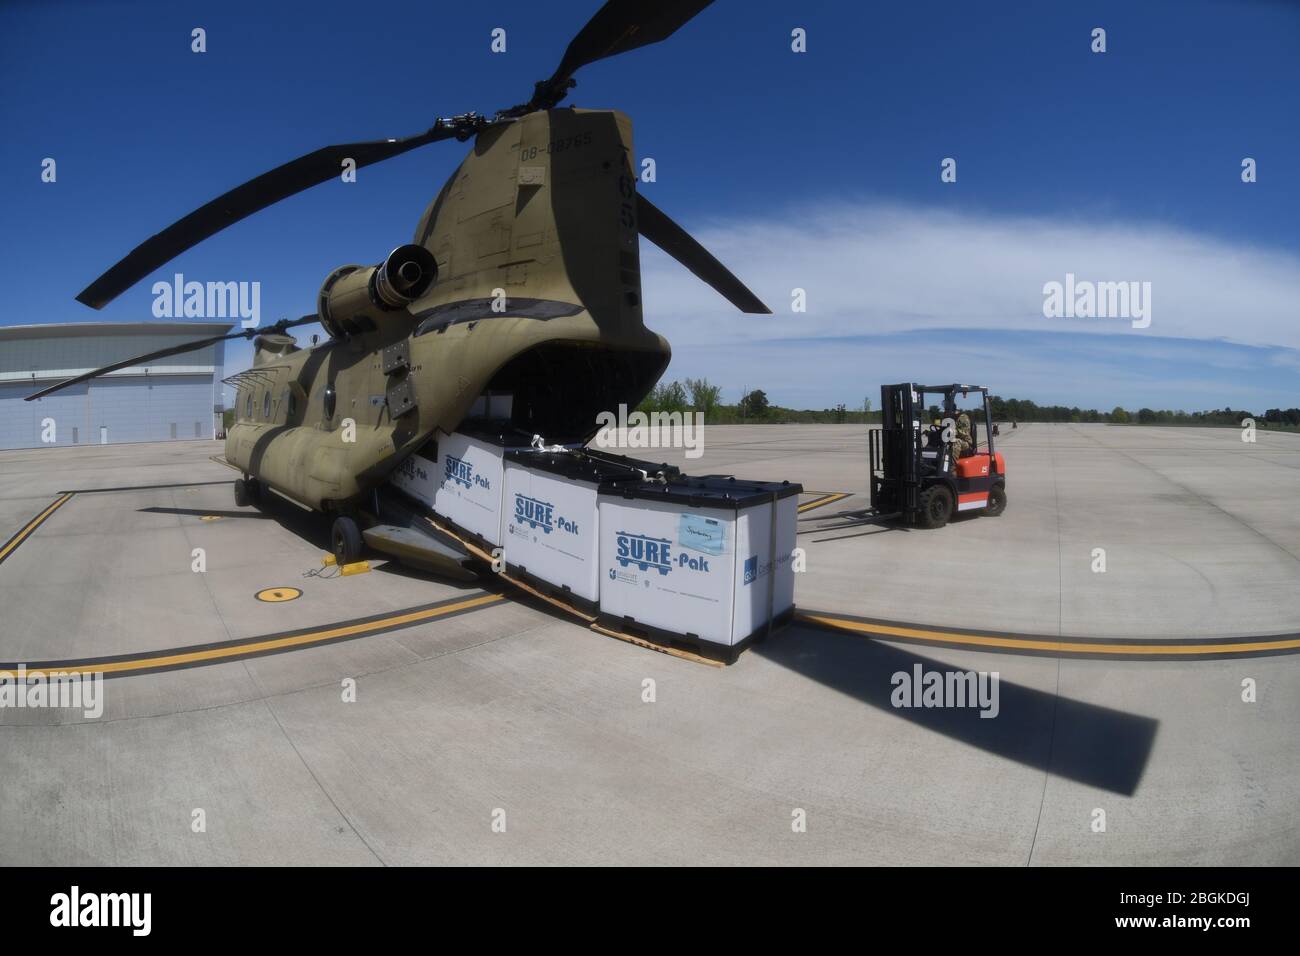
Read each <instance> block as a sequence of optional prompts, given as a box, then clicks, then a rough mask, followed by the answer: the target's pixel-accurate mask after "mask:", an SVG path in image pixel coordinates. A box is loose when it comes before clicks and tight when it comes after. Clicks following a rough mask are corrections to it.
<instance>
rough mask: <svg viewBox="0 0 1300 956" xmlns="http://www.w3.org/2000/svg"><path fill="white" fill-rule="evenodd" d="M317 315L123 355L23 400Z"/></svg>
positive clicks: (315, 318)
mask: <svg viewBox="0 0 1300 956" xmlns="http://www.w3.org/2000/svg"><path fill="white" fill-rule="evenodd" d="M319 321H320V316H319V315H314V314H313V315H304V316H303V317H302V318H301V319H294V320H293V321H292V322H290V321H289V320H287V319H284V320H281V321H279V322H276V323H275V324H274V325H264V326H262V327H260V328H256V329H240V330H239V331H238V332H231V333H229V334H227V335H214V336H212V337H210V338H206V339H197V340H195V341H193V342H185V343H182V344H181V345H173V346H170V347H168V348H165V349H159V350H158V351H157V352H149V353H148V354H146V355H136V356H134V357H132V358H129V359H125V360H123V361H121V362H114V363H113V364H112V365H105V366H104V367H103V368H97V369H95V370H94V371H93V372H85V373H84V374H82V375H77V376H75V377H73V378H69V379H65V380H64V381H62V382H57V383H55V384H54V385H50V386H48V387H46V388H43V389H41V390H40V391H39V392H33V393H32V394H31V395H28V396H27V397H26V398H25V399H23V401H25V402H31V401H35V400H36V399H38V398H44V397H45V396H46V395H53V394H54V393H55V392H58V391H61V390H62V389H65V388H67V387H68V386H69V385H78V384H80V383H81V382H88V381H90V380H91V379H92V378H99V376H101V375H107V374H108V373H109V372H117V371H120V370H121V369H124V368H130V367H131V366H133V365H140V364H142V363H144V362H152V361H154V360H155V359H160V358H167V357H168V356H169V355H183V354H184V353H186V352H194V351H196V350H198V349H201V348H204V347H206V346H209V345H215V344H216V343H217V342H224V341H227V340H228V339H249V338H252V337H253V336H255V335H266V334H270V333H277V332H283V331H284V330H285V329H291V328H293V327H294V326H295V325H307V324H308V323H310V322H319Z"/></svg>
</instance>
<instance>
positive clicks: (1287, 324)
mask: <svg viewBox="0 0 1300 956" xmlns="http://www.w3.org/2000/svg"><path fill="white" fill-rule="evenodd" d="M684 224H685V225H687V226H688V228H690V227H692V226H695V227H696V228H698V229H699V231H698V232H697V233H696V236H697V238H698V239H699V240H700V241H701V242H702V243H704V245H705V246H706V247H707V248H709V249H710V250H711V251H712V252H713V253H714V254H715V255H717V257H718V258H719V259H720V260H722V261H723V262H724V263H726V264H727V265H728V266H730V267H731V268H732V269H733V270H734V271H735V272H736V274H737V275H739V276H740V277H741V279H742V280H744V281H745V282H746V283H747V284H748V285H750V287H751V288H753V289H754V291H755V292H757V293H758V295H759V296H760V297H761V298H762V299H764V301H766V302H767V303H768V304H769V305H770V306H771V307H772V308H773V310H774V311H775V313H776V314H775V315H773V316H746V315H741V314H739V313H737V312H736V311H735V310H734V309H732V308H731V307H730V306H729V305H728V304H727V303H726V302H725V301H724V300H722V299H721V298H720V297H719V296H718V295H717V294H716V293H714V292H713V291H712V290H711V289H709V288H708V287H707V286H704V285H703V284H702V283H701V282H700V281H699V280H698V279H696V278H695V277H694V276H693V275H691V274H690V273H688V272H686V271H685V270H684V269H683V268H682V267H681V266H679V265H677V264H676V263H675V262H673V261H672V260H671V259H669V258H668V257H666V256H665V255H663V254H662V253H660V252H659V251H658V250H657V249H654V248H653V247H650V246H649V245H645V246H644V247H643V266H642V281H643V287H644V299H645V305H646V323H647V324H648V325H649V326H650V327H651V328H654V329H656V330H657V331H660V332H663V333H664V334H665V335H667V336H668V338H669V339H670V340H671V341H673V342H674V344H676V345H679V346H684V345H690V344H697V345H702V344H722V343H725V342H728V341H737V339H738V337H740V338H743V339H746V340H749V341H753V340H754V339H775V338H805V337H812V338H825V337H834V336H844V335H873V334H881V333H890V332H900V331H914V330H917V329H926V328H983V329H1004V330H1017V329H1018V330H1030V331H1035V332H1044V331H1061V332H1099V333H1107V334H1111V335H1121V334H1123V335H1134V336H1143V337H1165V336H1169V337H1177V338H1184V339H1205V340H1211V339H1219V340H1227V341H1231V342H1237V343H1242V344H1248V345H1273V346H1284V347H1288V348H1298V347H1300V257H1297V256H1296V255H1293V254H1290V253H1287V252H1280V251H1275V250H1269V249H1265V248H1256V247H1252V246H1249V245H1245V244H1241V243H1233V242H1229V241H1225V240H1223V239H1220V238H1216V237H1213V236H1209V235H1200V234H1195V233H1191V232H1186V231H1180V230H1178V229H1174V228H1171V227H1168V226H1164V225H1150V226H1146V225H1141V224H1129V223H1124V224H1110V223H1099V222H1095V221H1085V220H1083V219H1082V218H1081V219H1079V220H1071V219H1070V218H1069V217H1068V216H1064V215H1061V216H1053V217H1050V218H1049V217H1037V218H1036V217H999V216H994V215H974V214H967V213H954V212H947V211H942V210H935V209H931V208H922V207H909V206H902V205H897V204H885V203H873V202H845V203H843V204H839V205H836V206H832V207H823V208H817V209H811V210H808V211H803V212H799V211H794V212H789V213H785V214H782V215H780V216H772V217H770V218H740V219H734V220H730V221H719V222H716V223H713V224H711V225H708V226H706V227H704V228H699V227H698V225H697V224H693V223H690V222H689V220H688V221H687V222H686V223H684ZM1067 272H1068V273H1073V274H1074V275H1075V276H1076V277H1077V278H1078V279H1081V280H1082V279H1087V280H1092V281H1095V282H1119V281H1137V282H1150V283H1151V301H1152V322H1151V325H1150V327H1149V328H1147V329H1144V330H1139V329H1132V328H1131V327H1130V324H1129V323H1128V322H1127V321H1125V320H1121V319H1048V318H1045V317H1044V316H1043V285H1044V283H1047V282H1051V281H1058V282H1059V281H1063V280H1064V278H1065V275H1066V273H1067ZM795 288H802V289H805V290H806V291H807V297H808V311H807V313H805V314H792V313H791V311H790V301H791V290H792V289H795Z"/></svg>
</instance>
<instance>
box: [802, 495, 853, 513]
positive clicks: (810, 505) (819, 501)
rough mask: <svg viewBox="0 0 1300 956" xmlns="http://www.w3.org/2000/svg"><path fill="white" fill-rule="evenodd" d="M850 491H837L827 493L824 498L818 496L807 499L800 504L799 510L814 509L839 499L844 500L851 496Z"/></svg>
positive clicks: (831, 503)
mask: <svg viewBox="0 0 1300 956" xmlns="http://www.w3.org/2000/svg"><path fill="white" fill-rule="evenodd" d="M850 494H851V492H848V491H835V492H831V493H830V494H828V495H826V497H824V498H816V499H814V500H812V501H805V502H804V503H803V504H801V505H800V506H799V511H801V512H803V511H812V510H813V509H814V508H820V507H822V506H823V505H833V504H835V502H837V501H843V500H844V499H845V498H848V497H849V496H850Z"/></svg>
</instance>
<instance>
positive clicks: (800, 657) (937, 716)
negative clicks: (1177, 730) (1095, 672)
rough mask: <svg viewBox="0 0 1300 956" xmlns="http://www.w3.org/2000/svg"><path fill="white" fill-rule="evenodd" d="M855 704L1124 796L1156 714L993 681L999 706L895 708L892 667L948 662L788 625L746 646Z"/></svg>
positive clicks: (926, 667) (1151, 737)
mask: <svg viewBox="0 0 1300 956" xmlns="http://www.w3.org/2000/svg"><path fill="white" fill-rule="evenodd" d="M750 653H752V654H756V655H758V656H760V657H762V658H764V659H766V660H769V661H772V662H773V663H775V664H779V665H780V666H782V667H785V668H788V669H790V670H792V671H795V672H796V673H798V674H800V675H802V676H804V677H807V678H809V679H811V680H815V681H817V682H818V683H819V684H822V685H824V686H826V687H829V688H831V689H833V690H837V691H839V692H840V693H842V694H846V695H848V696H850V697H853V698H856V699H857V700H860V701H862V702H863V703H864V704H868V705H869V706H871V707H875V708H877V709H879V710H883V711H886V712H888V713H892V714H893V715H894V716H896V717H900V718H902V719H903V720H908V721H911V722H912V723H914V724H917V725H918V726H921V727H924V728H925V729H926V730H930V731H933V732H935V733H938V734H942V735H944V736H945V737H949V738H952V739H954V740H957V741H960V742H961V743H964V744H968V745H970V746H972V747H977V748H979V749H980V750H983V751H984V752H986V753H990V754H993V755H995V756H998V757H1004V758H1006V759H1008V760H1014V761H1016V762H1017V763H1020V764H1023V765H1025V766H1029V767H1033V768H1035V769H1037V770H1042V771H1044V772H1047V773H1051V774H1054V775H1055V776H1058V777H1063V778H1065V779H1067V780H1073V781H1075V782H1077V783H1082V784H1085V785H1087V786H1090V787H1096V788H1098V789H1101V790H1106V791H1109V792H1111V793H1117V794H1122V795H1124V796H1132V795H1133V793H1134V792H1136V790H1137V787H1138V784H1139V783H1140V782H1141V780H1142V776H1143V773H1144V772H1145V770H1146V765H1147V761H1148V759H1149V758H1150V755H1151V748H1152V746H1153V744H1154V742H1155V736H1156V731H1157V728H1158V727H1159V721H1158V720H1155V719H1154V718H1151V717H1144V716H1142V715H1140V714H1130V713H1125V712H1124V711H1119V710H1114V709H1112V708H1109V707H1102V706H1099V705H1096V704H1088V703H1085V702H1082V701H1077V700H1071V699H1069V698H1067V697H1061V696H1059V695H1057V694H1054V693H1050V692H1048V691H1042V690H1037V689H1034V688H1032V687H1025V686H1022V685H1020V684H1014V683H1012V682H1010V681H1007V680H1002V679H999V681H998V698H999V710H998V713H997V716H996V717H994V718H992V719H988V718H984V717H981V716H980V711H979V710H978V709H976V708H974V707H918V706H910V707H898V706H895V705H894V703H893V700H892V698H893V697H894V695H895V689H896V683H895V675H898V674H904V675H908V676H909V678H910V676H911V675H913V674H914V673H915V672H916V671H915V668H916V667H917V666H918V665H919V666H920V668H921V670H922V672H923V673H928V672H933V671H938V672H940V673H948V672H952V671H955V670H960V669H959V668H955V667H954V666H953V665H952V664H949V663H945V662H943V661H938V660H934V659H932V658H928V657H925V656H923V655H920V654H917V653H916V652H915V651H912V650H909V649H908V648H906V647H899V646H896V645H890V644H885V643H882V642H880V641H878V640H872V639H863V638H858V637H848V636H845V635H843V634H836V633H834V632H830V631H825V630H822V629H820V628H815V627H809V626H806V625H801V624H798V623H796V624H793V625H791V626H790V627H789V628H788V629H787V630H785V631H784V632H782V633H781V634H780V635H777V636H775V637H773V638H772V639H771V640H767V641H763V642H762V643H759V644H756V645H755V646H754V647H753V648H752V649H751V651H750Z"/></svg>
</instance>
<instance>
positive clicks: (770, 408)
mask: <svg viewBox="0 0 1300 956" xmlns="http://www.w3.org/2000/svg"><path fill="white" fill-rule="evenodd" d="M989 406H990V409H991V410H992V412H993V417H994V419H995V420H997V421H1006V422H1010V421H1015V422H1074V423H1085V422H1098V423H1106V424H1112V425H1202V426H1205V425H1230V426H1234V427H1239V426H1240V425H1241V422H1242V421H1243V420H1244V419H1247V418H1252V419H1254V420H1255V423H1256V425H1257V426H1258V427H1263V428H1268V427H1280V428H1285V429H1300V408H1285V409H1283V408H1270V409H1267V410H1265V411H1264V412H1263V413H1258V412H1253V411H1248V410H1246V409H1234V408H1221V409H1211V410H1208V411H1198V412H1186V411H1182V410H1175V409H1153V408H1139V409H1135V410H1129V409H1126V408H1124V407H1123V406H1120V405H1116V406H1115V407H1114V408H1112V409H1111V410H1110V411H1108V412H1106V411H1099V410H1098V409H1095V408H1079V407H1078V406H1067V405H1039V404H1037V403H1035V402H1032V401H1030V400H1029V399H1025V398H1003V397H1002V396H1000V395H992V396H990V397H989ZM637 410H638V411H642V412H647V413H648V412H703V413H704V421H705V422H706V423H707V424H710V425H734V424H745V423H752V424H758V423H762V424H782V423H800V422H804V423H816V424H824V425H844V424H867V423H872V424H878V423H879V422H880V412H879V410H873V409H872V401H871V398H870V397H865V398H863V399H862V401H861V402H860V403H859V404H858V405H856V406H855V407H854V408H849V407H848V406H847V405H845V404H839V405H836V406H835V407H833V408H823V409H809V408H803V409H795V408H783V407H782V406H780V405H773V404H772V403H771V402H770V401H769V399H768V397H767V394H766V393H765V392H764V391H763V390H762V389H761V388H760V389H752V390H751V389H748V388H746V389H742V390H741V397H740V400H739V401H738V402H736V403H735V404H727V403H725V402H723V401H722V389H721V387H719V386H717V385H713V384H712V383H710V382H709V381H708V379H702V378H688V379H686V380H685V381H683V382H678V381H671V382H660V383H659V384H658V385H656V386H655V387H654V388H653V389H652V390H651V392H650V394H649V395H647V396H646V397H645V399H644V400H643V401H642V402H641V404H640V405H638V406H637Z"/></svg>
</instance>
